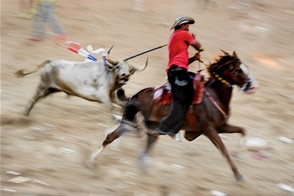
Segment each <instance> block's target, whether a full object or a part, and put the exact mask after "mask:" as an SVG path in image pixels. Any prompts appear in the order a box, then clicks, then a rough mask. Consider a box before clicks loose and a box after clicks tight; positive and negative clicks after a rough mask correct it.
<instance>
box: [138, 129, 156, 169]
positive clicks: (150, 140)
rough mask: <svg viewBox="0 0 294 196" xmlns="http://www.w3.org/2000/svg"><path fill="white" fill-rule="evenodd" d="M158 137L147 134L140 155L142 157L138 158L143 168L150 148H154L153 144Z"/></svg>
mask: <svg viewBox="0 0 294 196" xmlns="http://www.w3.org/2000/svg"><path fill="white" fill-rule="evenodd" d="M158 137H159V136H156V135H154V134H152V133H147V144H146V147H145V149H144V151H143V153H142V155H141V156H140V162H141V164H142V165H143V167H145V166H146V164H147V163H146V159H147V157H148V154H149V152H150V150H151V148H152V146H154V144H155V142H156V141H157V140H158Z"/></svg>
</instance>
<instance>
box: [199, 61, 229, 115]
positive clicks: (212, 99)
mask: <svg viewBox="0 0 294 196" xmlns="http://www.w3.org/2000/svg"><path fill="white" fill-rule="evenodd" d="M199 62H200V63H202V64H204V65H205V66H206V69H207V70H208V67H209V65H208V64H206V63H204V62H203V61H202V60H199ZM212 74H213V75H214V76H215V77H216V79H218V80H219V81H221V82H222V83H224V84H227V85H228V86H231V84H230V83H229V82H227V81H226V80H224V79H222V78H221V77H220V76H219V75H218V74H216V73H214V72H213V73H212ZM204 92H205V94H206V96H207V97H208V99H209V100H210V101H211V103H212V104H213V105H214V106H215V107H216V108H217V109H218V111H220V113H221V114H222V115H223V117H224V118H225V119H227V118H228V115H227V114H226V113H225V112H224V110H223V109H222V108H221V107H220V106H219V105H218V104H217V102H216V101H215V99H214V98H213V97H212V96H211V95H210V93H209V92H208V91H207V90H206V89H204Z"/></svg>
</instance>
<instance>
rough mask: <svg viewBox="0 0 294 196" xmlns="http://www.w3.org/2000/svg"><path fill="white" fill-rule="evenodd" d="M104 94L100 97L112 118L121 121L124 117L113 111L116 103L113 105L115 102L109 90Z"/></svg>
mask: <svg viewBox="0 0 294 196" xmlns="http://www.w3.org/2000/svg"><path fill="white" fill-rule="evenodd" d="M102 95H104V96H101V97H99V98H100V100H101V102H102V103H103V104H104V105H105V106H106V109H107V111H108V112H109V113H110V114H111V115H112V118H113V119H114V120H115V121H118V122H120V121H121V119H122V117H121V116H119V115H115V114H114V112H113V111H114V105H113V103H112V101H111V98H110V96H108V95H109V94H108V93H107V92H104V93H102Z"/></svg>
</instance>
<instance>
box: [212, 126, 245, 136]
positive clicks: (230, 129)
mask: <svg viewBox="0 0 294 196" xmlns="http://www.w3.org/2000/svg"><path fill="white" fill-rule="evenodd" d="M218 133H240V134H241V135H242V136H245V135H246V132H245V129H243V128H242V127H237V126H233V125H229V124H227V123H226V124H224V125H223V126H222V127H221V128H220V129H218Z"/></svg>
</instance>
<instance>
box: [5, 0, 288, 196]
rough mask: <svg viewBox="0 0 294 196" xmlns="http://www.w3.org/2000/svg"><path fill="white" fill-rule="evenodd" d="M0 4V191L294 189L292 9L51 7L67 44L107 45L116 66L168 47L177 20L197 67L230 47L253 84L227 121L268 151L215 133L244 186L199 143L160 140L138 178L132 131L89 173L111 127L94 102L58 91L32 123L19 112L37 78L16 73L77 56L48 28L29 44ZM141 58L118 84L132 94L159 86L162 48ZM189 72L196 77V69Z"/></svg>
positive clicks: (26, 25) (9, 0) (173, 1)
mask: <svg viewBox="0 0 294 196" xmlns="http://www.w3.org/2000/svg"><path fill="white" fill-rule="evenodd" d="M73 2H74V3H73ZM205 2H208V4H206V3H205ZM1 3H2V5H1V13H2V18H1V56H2V58H1V84H2V85H1V101H2V104H1V195H54V196H55V195H103V196H104V195H128V196H129V195H136V196H144V195H146V196H147V195H148V196H149V195H154V196H157V195H170V196H180V195H181V196H182V195H185V196H186V195H187V196H190V195H197V196H198V195H212V193H211V191H212V190H217V191H220V192H223V193H226V194H227V195H246V196H247V195H248V196H251V195H266V196H268V195H275V196H276V195H291V193H289V192H287V191H285V190H283V189H281V188H279V187H278V186H277V184H278V183H284V184H287V185H290V186H292V187H293V186H294V164H293V163H294V153H293V152H294V150H293V143H292V144H286V143H283V142H281V141H279V140H277V138H278V137H279V136H284V137H287V138H290V139H294V135H293V128H294V127H293V120H294V112H293V111H294V108H293V104H294V101H293V99H294V79H293V76H294V71H293V66H294V65H293V63H294V56H293V51H294V26H293V19H294V3H293V1H291V0H283V1H282V2H281V1H274V0H259V1H254V0H251V1H250V0H247V1H245V0H243V1H237V0H225V1H204V0H203V1H200V0H198V1H197V0H189V1H188V0H187V1H180V0H169V1H167V0H156V1H154V0H148V1H147V0H134V1H132V0H125V1H121V0H112V1H106V0H100V1H95V0H87V1H70V0H62V1H58V2H57V7H56V12H57V16H58V18H59V21H60V22H61V24H62V26H63V28H64V29H65V31H66V32H67V34H68V35H69V37H70V39H71V40H73V41H75V42H79V43H80V44H82V45H83V46H87V45H88V44H92V45H93V47H94V48H98V47H110V46H111V45H113V44H114V45H115V47H114V49H113V51H112V56H113V58H124V57H127V56H130V55H133V54H136V53H138V52H141V51H144V50H146V49H149V48H152V47H155V46H158V45H161V44H164V43H166V42H167V39H168V37H169V35H170V33H171V32H170V31H169V28H170V25H171V24H172V23H173V20H174V18H175V17H177V16H179V15H188V16H192V17H194V18H195V19H196V24H195V25H193V26H191V28H190V30H191V31H192V32H195V33H197V37H198V39H199V40H200V41H201V43H202V45H203V46H204V48H205V49H206V51H205V52H204V53H203V59H204V60H205V61H206V62H209V61H212V60H213V58H214V56H215V55H217V54H220V51H219V48H222V49H224V50H227V51H229V52H232V51H233V50H236V51H237V53H238V55H239V56H240V57H241V59H242V60H243V61H244V62H245V63H247V65H248V66H249V67H250V69H251V72H252V73H253V74H254V75H255V77H256V79H257V80H258V82H259V85H260V88H259V91H258V92H257V93H256V94H255V95H252V96H247V95H244V94H243V93H241V92H239V91H237V90H235V92H234V97H233V101H232V117H231V119H230V121H231V122H232V123H233V124H236V125H240V126H243V127H244V128H246V130H247V133H248V135H247V139H248V138H252V137H259V138H261V139H263V140H265V141H267V142H268V144H269V146H270V148H269V149H266V150H264V151H262V152H259V154H258V153H256V152H252V151H248V150H247V149H246V148H245V146H244V145H242V144H241V143H240V142H241V141H242V140H241V137H240V136H239V135H226V136H225V137H224V139H223V140H224V142H225V144H226V145H227V147H228V148H229V150H230V152H232V155H234V156H233V157H234V158H233V160H234V161H235V163H236V164H237V166H238V168H239V170H240V171H241V173H242V174H243V175H244V177H245V182H243V183H237V182H236V181H235V179H234V178H233V176H232V172H231V171H230V168H229V166H228V164H227V162H226V161H225V160H224V158H223V157H222V156H221V155H220V153H219V152H218V151H217V150H216V149H215V147H214V146H213V145H212V144H211V143H210V142H209V141H208V140H207V139H206V138H205V137H200V138H198V139H197V140H196V141H193V142H191V143H188V142H186V141H183V142H175V141H173V140H171V139H170V138H168V137H162V138H161V139H160V141H159V142H158V143H157V145H156V148H154V150H153V152H152V154H151V159H150V164H149V168H148V170H147V171H145V172H142V171H141V169H140V167H139V165H138V156H139V154H140V152H141V151H142V149H143V145H144V138H138V137H136V135H134V134H129V135H126V136H125V137H123V138H122V139H120V140H119V142H116V143H114V144H113V145H111V146H109V148H107V149H106V150H105V151H104V152H103V153H102V156H100V157H99V159H98V160H97V164H98V167H97V168H95V169H93V170H89V169H88V168H86V167H85V164H84V163H85V160H86V158H87V157H88V156H89V154H90V153H91V151H92V150H94V149H95V148H96V147H97V146H98V145H99V144H101V142H102V141H103V139H104V137H105V136H106V133H107V132H108V131H111V130H112V129H113V128H114V127H115V125H116V123H115V122H113V121H112V120H111V118H110V116H109V115H108V114H107V113H106V110H105V109H104V107H103V106H102V105H101V104H96V103H91V102H87V101H85V100H82V99H79V98H76V97H71V98H70V99H68V98H67V97H66V96H65V95H64V94H62V93H61V94H56V95H54V96H51V97H48V98H47V99H45V100H43V101H41V102H40V103H39V104H37V105H36V107H35V108H34V109H33V110H32V113H31V115H30V116H29V117H23V116H21V115H20V114H19V112H20V111H21V110H22V109H23V107H24V105H25V104H26V103H27V101H28V100H29V99H30V97H31V96H32V94H33V92H34V90H35V88H36V86H37V83H38V81H39V74H34V75H31V76H30V77H26V78H24V79H17V78H16V77H15V76H14V72H15V71H17V70H18V69H21V68H26V69H27V70H30V69H33V68H34V67H35V65H37V64H39V63H41V62H43V61H44V60H45V59H47V58H53V59H54V58H64V59H68V60H82V58H81V57H79V56H78V55H75V54H74V53H71V52H70V51H68V50H66V49H64V48H61V47H59V46H57V45H56V44H55V43H54V41H53V40H52V33H51V30H50V29H48V31H47V32H48V39H47V40H46V41H43V42H38V43H36V42H31V41H28V40H27V38H28V37H29V36H30V31H31V27H30V25H31V21H30V20H29V19H23V18H19V17H17V16H16V13H17V12H18V10H19V4H18V1H17V0H3V1H1ZM246 3H248V4H246ZM147 56H148V57H149V60H150V64H149V66H148V68H147V69H146V70H145V71H144V72H141V73H136V74H135V75H134V76H133V77H132V79H131V80H130V81H129V83H128V85H127V86H125V89H126V91H127V94H129V95H130V94H132V93H134V92H136V91H137V90H139V89H141V88H144V87H147V86H154V85H159V84H161V82H163V81H164V77H165V74H164V69H165V64H166V62H167V51H166V48H164V49H161V50H158V51H156V52H152V53H149V54H148V55H145V56H142V57H140V58H137V59H134V60H132V62H133V63H135V64H143V62H144V61H145V58H146V57H147ZM191 69H192V70H197V69H198V64H197V63H195V64H194V65H192V66H191ZM245 139H246V138H245ZM15 172H16V173H15ZM17 176H22V177H25V178H22V180H23V182H19V183H15V182H13V181H15V177H17ZM18 179H20V178H18Z"/></svg>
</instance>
